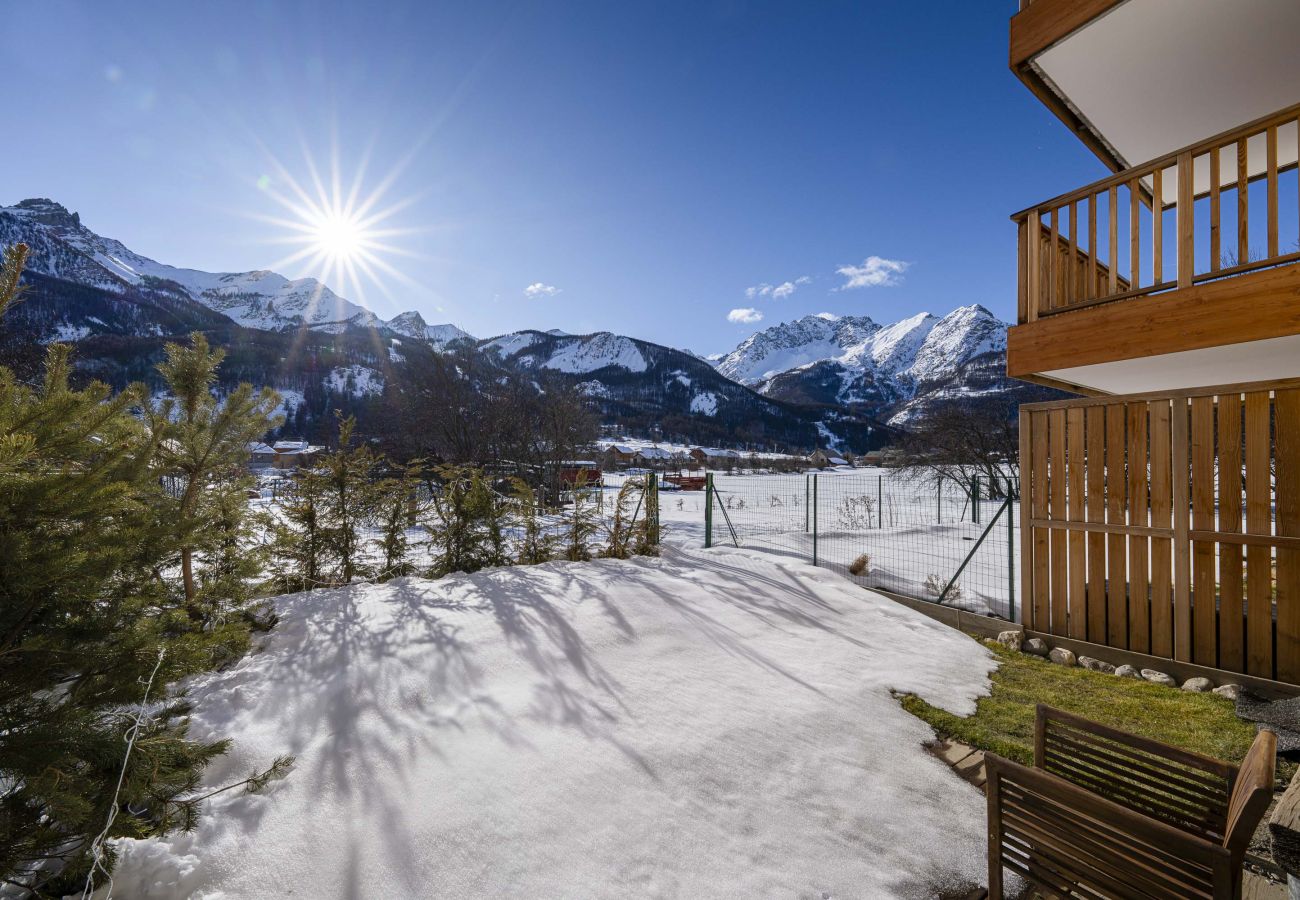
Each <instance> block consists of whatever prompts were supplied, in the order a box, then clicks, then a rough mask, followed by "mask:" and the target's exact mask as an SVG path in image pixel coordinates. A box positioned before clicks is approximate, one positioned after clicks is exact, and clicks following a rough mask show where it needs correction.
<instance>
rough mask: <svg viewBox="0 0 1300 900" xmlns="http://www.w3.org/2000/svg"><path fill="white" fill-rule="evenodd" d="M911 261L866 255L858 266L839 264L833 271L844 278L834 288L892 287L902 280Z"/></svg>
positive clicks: (843, 289) (844, 289) (840, 289)
mask: <svg viewBox="0 0 1300 900" xmlns="http://www.w3.org/2000/svg"><path fill="white" fill-rule="evenodd" d="M910 265H911V263H909V262H903V261H902V260H901V259H885V258H884V257H880V256H868V257H867V258H866V259H864V260H863V261H862V265H860V266H840V267H839V268H838V269H836V270H835V271H836V272H837V273H839V274H840V275H843V276H844V278H845V279H846V280H845V282H844V283H843V284H842V285H840V286H839V287H838V288H836V290H839V291H846V290H848V289H849V288H864V287H892V286H893V285H896V284H899V283H901V282H902V280H903V273H904V272H906V271H907V268H908V266H910Z"/></svg>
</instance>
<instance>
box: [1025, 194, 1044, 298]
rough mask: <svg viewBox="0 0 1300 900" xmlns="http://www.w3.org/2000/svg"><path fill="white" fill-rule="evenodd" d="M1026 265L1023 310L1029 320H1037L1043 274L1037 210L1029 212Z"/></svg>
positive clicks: (1041, 230) (1041, 242)
mask: <svg viewBox="0 0 1300 900" xmlns="http://www.w3.org/2000/svg"><path fill="white" fill-rule="evenodd" d="M1027 249H1028V255H1027V256H1026V262H1027V263H1028V266H1027V267H1026V272H1025V312H1026V314H1027V319H1028V321H1030V322H1036V321H1038V309H1039V306H1040V304H1041V302H1042V299H1041V297H1040V294H1041V292H1042V289H1043V276H1042V273H1041V271H1040V269H1041V265H1042V260H1043V224H1042V219H1041V218H1040V217H1039V215H1038V210H1034V211H1033V212H1031V213H1030V214H1029V236H1028V244H1027Z"/></svg>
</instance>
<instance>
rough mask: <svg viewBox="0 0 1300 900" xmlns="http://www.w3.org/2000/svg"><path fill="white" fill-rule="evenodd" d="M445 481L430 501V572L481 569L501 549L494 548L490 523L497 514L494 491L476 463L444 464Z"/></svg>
mask: <svg viewBox="0 0 1300 900" xmlns="http://www.w3.org/2000/svg"><path fill="white" fill-rule="evenodd" d="M437 475H438V479H439V481H440V482H441V483H440V484H439V485H438V489H437V490H436V491H435V492H434V494H433V496H432V497H431V498H430V501H429V511H430V512H431V513H432V515H430V516H429V517H428V519H427V521H426V523H425V527H426V529H427V530H428V532H429V534H430V536H431V537H430V549H431V551H432V554H433V565H432V566H431V567H430V570H429V574H430V576H431V577H433V578H440V577H442V576H443V575H447V574H450V573H452V572H477V571H478V570H479V569H481V568H483V566H484V565H485V564H487V563H486V561H487V560H489V559H491V558H492V557H493V556H494V555H495V553H496V552H497V551H498V550H500V545H499V542H498V546H497V548H495V549H494V548H493V540H492V537H491V534H490V531H491V529H490V527H489V525H488V522H489V520H490V518H491V517H492V515H493V512H492V504H493V500H492V496H491V490H490V488H488V486H487V484H486V481H485V479H484V477H483V472H482V470H480V469H476V468H474V467H473V466H440V467H438V469H437Z"/></svg>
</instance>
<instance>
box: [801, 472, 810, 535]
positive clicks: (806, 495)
mask: <svg viewBox="0 0 1300 900" xmlns="http://www.w3.org/2000/svg"><path fill="white" fill-rule="evenodd" d="M810 477H812V476H810V475H804V477H803V530H804V534H807V533H808V517H809V516H810V515H812V512H811V508H812V503H811V499H812V494H811V493H810V491H809V489H808V479H809V478H810Z"/></svg>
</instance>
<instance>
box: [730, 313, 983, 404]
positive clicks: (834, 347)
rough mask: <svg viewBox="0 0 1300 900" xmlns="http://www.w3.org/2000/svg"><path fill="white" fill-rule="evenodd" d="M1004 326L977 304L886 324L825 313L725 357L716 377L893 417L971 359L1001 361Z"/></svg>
mask: <svg viewBox="0 0 1300 900" xmlns="http://www.w3.org/2000/svg"><path fill="white" fill-rule="evenodd" d="M1006 327H1007V326H1006V325H1005V324H1004V323H1002V322H1000V321H998V319H997V318H996V317H995V316H994V315H993V314H992V313H991V312H989V311H988V310H987V309H985V308H984V307H982V306H979V305H978V304H972V305H970V306H962V307H959V308H957V309H955V310H953V311H952V312H950V313H948V314H947V315H945V316H942V317H939V316H934V315H931V314H930V313H918V314H917V315H915V316H912V317H910V318H907V319H903V320H901V321H898V322H894V323H891V324H888V325H881V324H878V323H877V322H875V321H873V320H872V319H870V318H868V317H866V316H832V315H830V314H827V313H823V314H820V315H815V316H804V317H803V318H802V319H796V320H795V321H793V322H782V323H781V324H779V325H773V326H771V327H769V328H765V329H763V330H762V331H759V332H758V333H756V334H754V335H752V336H750V337H749V338H747V339H746V340H744V341H743V342H741V344H740V345H739V346H738V347H736V349H735V350H733V351H731V352H730V353H728V354H727V355H726V356H724V357H723V358H722V360H721V361H720V362H719V363H718V371H719V372H721V373H722V374H724V375H726V376H727V377H729V378H732V379H734V380H736V381H739V382H741V383H742V384H746V385H750V386H752V387H754V388H755V389H756V390H758V391H759V393H761V394H764V395H767V396H772V397H779V398H782V399H788V400H793V401H798V402H808V403H823V404H839V405H846V406H856V407H866V408H869V409H870V410H871V411H872V412H873V413H876V414H884V415H886V416H890V417H892V416H894V415H897V414H898V413H899V412H902V411H903V409H904V408H906V407H907V406H908V405H909V404H911V403H912V401H914V400H916V399H918V398H919V397H922V396H923V395H925V394H927V393H929V392H931V391H934V390H938V389H940V388H946V387H951V382H952V381H953V379H955V378H958V379H959V378H960V376H961V373H962V372H963V371H964V369H965V367H967V366H968V364H969V363H971V362H972V361H973V360H976V359H979V358H981V357H984V356H988V355H993V356H997V357H999V358H1000V357H1001V355H1002V354H1004V353H1005V351H1006Z"/></svg>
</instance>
